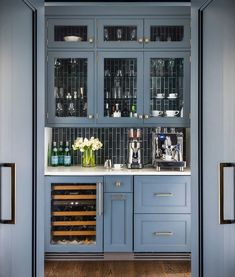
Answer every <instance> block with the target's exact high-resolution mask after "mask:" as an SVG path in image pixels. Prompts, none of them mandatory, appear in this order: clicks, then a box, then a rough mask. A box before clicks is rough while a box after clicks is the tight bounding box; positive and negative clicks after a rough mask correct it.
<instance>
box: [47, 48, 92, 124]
mask: <svg viewBox="0 0 235 277" xmlns="http://www.w3.org/2000/svg"><path fill="white" fill-rule="evenodd" d="M47 84H48V86H47V123H48V124H49V125H50V124H52V125H55V126H56V125H59V124H65V126H66V124H86V125H89V124H91V123H94V122H95V111H94V107H95V99H94V98H95V93H94V54H93V53H92V52H64V51H56V52H54V51H53V52H49V54H48V66H47Z"/></svg>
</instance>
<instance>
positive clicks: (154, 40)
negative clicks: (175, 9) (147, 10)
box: [144, 18, 190, 48]
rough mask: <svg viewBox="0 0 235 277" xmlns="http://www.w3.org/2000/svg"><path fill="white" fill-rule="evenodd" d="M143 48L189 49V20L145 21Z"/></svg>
mask: <svg viewBox="0 0 235 277" xmlns="http://www.w3.org/2000/svg"><path fill="white" fill-rule="evenodd" d="M144 22H145V23H144V26H145V27H144V47H147V48H153V47H157V48H159V47H160V48H161V47H163V48H190V20H189V19H182V18H181V19H170V18H169V19H165V18H164V19H146V20H145V21H144Z"/></svg>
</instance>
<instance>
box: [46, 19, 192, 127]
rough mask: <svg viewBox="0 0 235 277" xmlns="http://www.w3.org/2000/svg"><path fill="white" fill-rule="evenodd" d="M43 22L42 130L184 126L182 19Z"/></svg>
mask: <svg viewBox="0 0 235 277" xmlns="http://www.w3.org/2000/svg"><path fill="white" fill-rule="evenodd" d="M47 22H48V28H47V39H48V54H49V61H48V73H47V75H48V76H47V82H48V91H47V95H48V96H47V113H46V116H47V125H48V126H61V127H63V126H68V125H70V126H77V125H78V124H79V125H82V126H86V125H89V126H156V124H159V125H161V126H163V127H188V126H190V119H189V113H190V105H189V103H190V21H189V18H188V17H174V16H172V17H169V16H166V15H164V17H163V16H161V17H159V16H156V17H155V18H152V17H147V16H145V17H143V18H138V17H136V16H129V17H127V16H124V17H121V16H119V17H115V18H112V19H110V17H108V16H107V14H106V15H105V14H104V15H102V16H101V15H100V14H99V15H97V16H95V15H93V16H89V17H80V18H79V17H78V18H73V17H69V16H68V17H67V18H54V17H51V16H50V17H48V19H47ZM58 49H60V52H58V51H57V50H58ZM71 50H72V51H75V50H76V51H78V50H79V52H70V51H71ZM85 50H86V52H83V51H85ZM54 51H57V52H54ZM89 51H90V52H89ZM124 51H125V52H124ZM160 51H161V52H160ZM163 51H164V52H163ZM66 58H67V59H68V60H66ZM69 59H71V60H70V63H71V65H70V63H69ZM82 59H84V60H83V61H82ZM86 63H87V66H86ZM68 93H69V95H68V99H67V98H66V95H67V94H68ZM74 93H75V99H74ZM81 95H82V97H81ZM84 95H85V96H86V97H87V101H86V99H85V96H84ZM83 96H84V97H83ZM70 97H72V98H70ZM59 98H61V99H59ZM80 98H82V99H80ZM71 100H72V101H71ZM71 102H72V103H71ZM73 102H74V103H73ZM83 124H84V125H83Z"/></svg>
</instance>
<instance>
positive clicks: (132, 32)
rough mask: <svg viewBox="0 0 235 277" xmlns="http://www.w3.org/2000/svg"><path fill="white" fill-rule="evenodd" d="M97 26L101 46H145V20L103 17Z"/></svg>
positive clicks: (99, 45)
mask: <svg viewBox="0 0 235 277" xmlns="http://www.w3.org/2000/svg"><path fill="white" fill-rule="evenodd" d="M97 26H98V47H100V48H111V47H112V48H120V47H130V48H142V47H143V20H135V19H114V20H113V19H112V20H110V19H102V20H98V21H97Z"/></svg>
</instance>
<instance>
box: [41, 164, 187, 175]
mask: <svg viewBox="0 0 235 277" xmlns="http://www.w3.org/2000/svg"><path fill="white" fill-rule="evenodd" d="M45 175H46V176H104V175H160V176H161V175H163V176H164V175H169V176H174V175H176V176H177V175H179V176H180V175H181V176H187V175H191V170H190V168H185V169H184V171H183V172H181V171H179V170H172V169H168V170H165V169H162V170H161V171H157V170H156V169H155V168H143V169H127V168H121V169H105V168H104V167H103V166H96V167H92V168H87V167H82V166H70V167H65V166H59V167H47V168H45Z"/></svg>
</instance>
